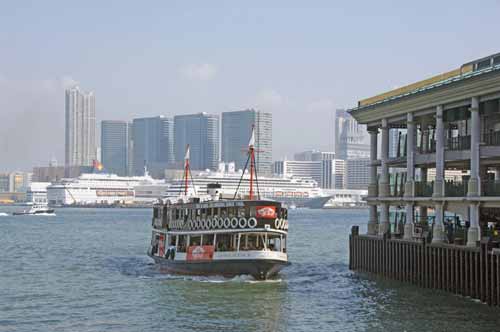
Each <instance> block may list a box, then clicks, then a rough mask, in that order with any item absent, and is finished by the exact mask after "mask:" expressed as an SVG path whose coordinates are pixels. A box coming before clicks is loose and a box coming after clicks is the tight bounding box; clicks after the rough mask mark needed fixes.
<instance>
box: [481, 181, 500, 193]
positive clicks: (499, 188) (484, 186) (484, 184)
mask: <svg viewBox="0 0 500 332" xmlns="http://www.w3.org/2000/svg"><path fill="white" fill-rule="evenodd" d="M481 190H482V192H483V195H484V196H500V181H495V180H487V181H481Z"/></svg>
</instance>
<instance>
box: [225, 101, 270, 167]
mask: <svg viewBox="0 0 500 332" xmlns="http://www.w3.org/2000/svg"><path fill="white" fill-rule="evenodd" d="M252 125H255V148H256V150H257V153H256V155H255V161H256V164H257V170H258V172H259V173H261V174H271V173H272V166H273V165H272V156H273V136H272V131H273V118H272V114H271V113H265V112H261V111H256V110H253V109H249V110H244V111H236V112H224V113H222V148H221V150H222V161H224V162H232V161H234V162H235V165H236V168H237V169H242V168H243V167H245V163H246V161H247V154H246V153H245V151H246V150H247V149H248V141H249V140H250V135H251V132H252Z"/></svg>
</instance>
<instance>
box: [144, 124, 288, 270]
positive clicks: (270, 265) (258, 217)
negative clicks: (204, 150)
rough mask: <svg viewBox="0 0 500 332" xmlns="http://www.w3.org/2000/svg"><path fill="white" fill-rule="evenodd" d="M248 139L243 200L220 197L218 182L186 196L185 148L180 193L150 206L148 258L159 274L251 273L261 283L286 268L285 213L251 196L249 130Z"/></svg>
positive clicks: (277, 204)
mask: <svg viewBox="0 0 500 332" xmlns="http://www.w3.org/2000/svg"><path fill="white" fill-rule="evenodd" d="M251 137H252V138H251V140H250V144H249V152H248V158H249V160H250V190H249V195H248V198H246V199H222V195H221V184H217V183H214V184H209V185H208V192H207V194H205V195H203V194H200V195H198V196H197V197H195V196H191V195H188V179H189V175H190V171H189V147H188V148H187V151H186V158H185V172H184V185H185V186H184V192H183V194H181V196H179V197H177V198H176V199H174V198H167V199H165V200H162V201H161V202H159V203H158V204H156V205H155V206H154V207H153V220H152V226H153V230H152V238H151V245H150V247H149V249H148V255H149V256H150V257H152V258H153V259H154V261H155V262H156V263H157V264H159V265H160V267H161V269H162V270H164V271H166V272H169V273H179V274H189V275H204V276H210V275H222V276H226V277H233V276H237V275H251V276H253V277H254V278H255V279H258V280H264V279H268V278H271V277H273V276H275V275H276V274H277V273H278V272H279V271H280V270H281V269H282V268H283V267H284V266H286V265H288V264H289V263H288V255H287V235H288V212H287V209H286V208H284V207H283V206H282V204H281V203H280V202H276V201H271V200H265V199H260V197H259V193H258V191H257V197H255V195H254V190H253V187H254V185H253V182H254V179H253V174H255V166H254V165H255V156H254V147H253V142H254V140H253V137H254V134H253V130H252V136H251ZM236 193H237V192H236ZM236 193H235V195H234V197H236V196H237V195H236Z"/></svg>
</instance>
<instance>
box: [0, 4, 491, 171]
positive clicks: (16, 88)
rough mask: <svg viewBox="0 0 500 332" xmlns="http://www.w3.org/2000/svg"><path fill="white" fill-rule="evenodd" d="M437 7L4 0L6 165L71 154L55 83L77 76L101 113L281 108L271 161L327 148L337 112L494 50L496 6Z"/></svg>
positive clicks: (1, 76)
mask: <svg viewBox="0 0 500 332" xmlns="http://www.w3.org/2000/svg"><path fill="white" fill-rule="evenodd" d="M429 7H431V3H427V4H426V3H425V2H419V3H412V4H408V3H396V4H394V3H392V4H390V5H387V4H386V5H385V6H384V5H383V3H382V4H380V3H362V4H361V3H359V2H346V3H331V2H316V3H315V4H308V5H307V6H306V5H305V4H300V3H290V2H273V4H269V3H268V2H252V4H238V5H236V4H233V3H222V2H220V3H217V4H210V5H209V4H199V5H198V6H196V7H192V6H189V5H188V4H186V3H174V2H169V3H164V4H156V5H155V6H141V5H139V4H136V3H130V2H129V3H127V2H124V3H121V4H120V6H117V5H114V4H111V3H108V4H102V3H100V2H99V3H98V2H92V1H88V2H85V3H82V4H71V5H70V4H69V3H65V4H56V3H50V2H49V3H37V2H35V3H32V4H30V6H18V5H17V4H16V3H14V2H12V3H6V4H4V6H3V12H4V13H8V15H4V16H3V17H2V20H0V26H1V27H2V29H0V40H2V41H3V47H2V57H1V58H0V123H8V124H9V125H8V126H1V127H0V142H1V143H0V155H1V156H2V157H1V158H2V163H1V168H2V169H5V170H11V169H22V170H29V169H30V168H31V166H33V165H36V164H38V165H40V164H47V162H48V160H50V159H52V158H56V159H57V160H59V162H60V163H62V162H63V160H64V146H63V145H61V144H60V142H61V141H62V140H63V139H64V133H63V132H64V120H61V118H62V116H63V114H64V100H63V99H62V98H61V91H64V89H65V88H66V87H68V86H71V85H72V84H74V83H80V85H81V86H82V87H85V88H87V89H91V90H93V91H95V93H96V95H97V96H98V104H97V109H96V112H97V119H96V120H97V121H98V122H99V121H101V120H106V119H110V120H113V119H116V120H119V119H132V118H135V117H150V116H155V115H157V114H164V115H166V116H173V115H175V114H191V113H196V112H199V111H207V112H209V113H220V112H224V111H231V110H235V109H244V108H258V109H261V110H262V111H265V112H270V113H272V114H273V119H274V128H273V129H274V133H275V135H274V137H273V141H274V142H273V143H274V144H273V155H274V156H275V158H276V159H279V158H282V157H285V156H288V157H291V156H292V155H293V153H294V152H295V151H296V150H306V149H312V148H319V149H322V150H332V148H331V144H332V142H331V138H330V137H331V133H330V132H329V125H328V122H329V121H331V113H332V112H333V110H334V109H336V108H349V107H352V106H354V105H355V104H356V101H357V100H358V97H359V96H369V95H373V94H377V93H379V92H382V91H385V90H390V89H391V88H393V87H396V86H402V85H404V84H405V83H408V82H412V81H418V80H420V79H422V78H424V77H428V76H431V75H432V74H437V73H440V72H442V71H443V70H446V69H452V68H454V67H455V66H457V65H460V64H462V63H463V62H465V61H467V60H473V59H477V58H480V57H482V56H486V55H488V54H491V53H494V52H495V51H496V50H495V47H496V46H495V45H492V43H491V41H490V39H491V38H490V37H489V34H488V33H484V31H497V30H498V28H499V22H498V20H497V19H496V13H498V10H499V9H500V7H499V5H498V3H497V2H492V1H488V2H485V3H483V4H482V6H481V15H470V9H468V6H467V7H466V6H464V5H460V4H458V5H457V3H456V2H451V1H443V2H439V3H436V2H433V3H432V8H433V11H432V12H429V11H428V8H429ZM97 8H98V10H97ZM69 13H75V15H73V14H69ZM443 13H446V15H443ZM89 17H92V25H89V24H88V22H89V21H88V20H89ZM278 17H279V19H280V24H276V20H277V18H278ZM131 20H133V21H134V22H136V23H137V24H134V25H130V24H129V22H130V21H131ZM459 21H462V22H464V21H467V22H468V24H457V22H459ZM33 22H38V23H39V24H34V23H33ZM297 22H303V24H297ZM353 22H359V23H360V24H352V23H353ZM20 27H22V28H20ZM61 27H64V28H61ZM207 27H209V28H207ZM368 27H369V28H368ZM403 37H404V38H403ZM396 40H397V41H398V43H399V44H398V45H397V47H396V44H395V41H396ZM464 40H469V41H474V43H473V45H474V46H473V47H471V45H470V43H465V42H464ZM430 50H432V51H430ZM34 54H36V56H33V55H34ZM374 64H376V65H374ZM389 73H390V74H389ZM21 126H23V127H21ZM20 128H22V129H23V130H20ZM311 128H314V130H308V134H307V135H301V137H300V138H299V137H296V135H293V133H297V132H301V131H303V130H305V129H311ZM20 132H23V133H27V134H24V135H19V133H20ZM35 141H36V142H37V144H34V143H33V142H35Z"/></svg>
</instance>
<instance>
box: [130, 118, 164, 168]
mask: <svg viewBox="0 0 500 332" xmlns="http://www.w3.org/2000/svg"><path fill="white" fill-rule="evenodd" d="M132 126H133V135H134V138H133V145H134V146H133V171H134V174H135V175H142V174H144V166H146V167H147V168H148V170H149V171H150V172H151V173H152V174H156V176H157V177H158V176H163V172H164V170H165V168H167V166H168V165H169V164H172V163H173V162H174V151H173V150H174V144H173V143H174V142H173V141H174V126H173V120H172V119H171V118H166V117H164V116H157V117H152V118H139V119H134V121H133V125H132Z"/></svg>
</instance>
